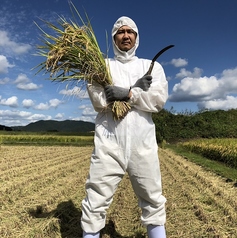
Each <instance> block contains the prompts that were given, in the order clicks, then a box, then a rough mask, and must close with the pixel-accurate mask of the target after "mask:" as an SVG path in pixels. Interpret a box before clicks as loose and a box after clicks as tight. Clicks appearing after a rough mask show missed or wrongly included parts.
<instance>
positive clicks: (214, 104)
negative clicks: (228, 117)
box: [197, 96, 237, 110]
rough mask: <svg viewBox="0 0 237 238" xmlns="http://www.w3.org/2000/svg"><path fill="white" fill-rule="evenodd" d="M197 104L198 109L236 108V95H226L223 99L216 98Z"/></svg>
mask: <svg viewBox="0 0 237 238" xmlns="http://www.w3.org/2000/svg"><path fill="white" fill-rule="evenodd" d="M197 105H198V108H199V109H212V110H218V109H222V110H229V109H233V108H237V97H234V96H227V97H226V98H224V99H216V100H210V101H204V102H199V103H198V104H197Z"/></svg>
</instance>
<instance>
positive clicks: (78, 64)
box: [36, 3, 131, 120]
mask: <svg viewBox="0 0 237 238" xmlns="http://www.w3.org/2000/svg"><path fill="white" fill-rule="evenodd" d="M71 4H72V3H71ZM72 6H73V9H74V10H75V11H76V13H77V15H78V17H79V19H80V21H81V23H82V26H80V25H79V24H78V23H76V22H73V21H71V20H70V21H69V22H68V21H67V20H66V19H65V18H63V17H59V20H58V26H56V25H54V24H52V23H50V22H47V21H44V22H45V24H46V25H47V26H48V27H49V29H50V30H52V31H53V33H55V35H56V36H54V35H53V34H48V33H46V32H45V31H43V30H42V28H40V27H39V25H37V24H36V25H37V26H38V27H39V29H40V30H41V31H42V38H43V43H44V44H43V45H41V46H37V48H38V49H39V51H38V53H37V55H40V56H44V57H46V60H45V61H44V62H42V63H40V64H39V65H38V66H36V68H39V70H38V72H37V73H39V72H41V71H45V72H46V73H50V77H49V79H50V80H52V81H60V82H64V81H67V82H73V81H74V82H75V81H81V80H84V81H86V82H88V83H91V84H99V85H101V86H102V87H105V86H106V85H112V79H111V75H110V72H109V67H108V65H107V64H106V61H105V58H106V57H107V56H106V55H105V54H103V53H102V52H101V50H100V47H99V45H98V42H97V39H96V36H95V34H94V31H93V29H92V26H91V24H90V21H89V19H88V17H87V21H88V23H87V24H86V23H85V22H84V21H83V19H82V18H81V16H80V14H79V13H78V11H77V9H76V8H75V6H74V5H73V4H72ZM108 107H110V108H111V110H112V112H113V116H114V119H115V120H120V119H122V118H124V116H125V115H126V114H127V112H128V111H129V110H130V109H131V107H130V105H129V103H127V102H123V101H116V102H113V103H111V104H108Z"/></svg>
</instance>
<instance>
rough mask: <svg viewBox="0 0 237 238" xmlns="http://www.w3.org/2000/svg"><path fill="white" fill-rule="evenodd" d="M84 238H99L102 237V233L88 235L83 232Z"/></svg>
mask: <svg viewBox="0 0 237 238" xmlns="http://www.w3.org/2000/svg"><path fill="white" fill-rule="evenodd" d="M82 237H83V238H99V237H100V232H99V231H98V232H96V233H87V232H85V231H83V235H82Z"/></svg>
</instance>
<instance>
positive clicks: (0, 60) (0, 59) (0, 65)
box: [0, 55, 14, 74]
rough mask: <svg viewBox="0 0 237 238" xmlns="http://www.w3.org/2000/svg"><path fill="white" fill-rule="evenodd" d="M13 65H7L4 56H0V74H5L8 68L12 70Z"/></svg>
mask: <svg viewBox="0 0 237 238" xmlns="http://www.w3.org/2000/svg"><path fill="white" fill-rule="evenodd" d="M12 67H14V65H11V64H9V62H8V60H7V58H6V56H4V55H0V74H6V73H7V72H8V68H12Z"/></svg>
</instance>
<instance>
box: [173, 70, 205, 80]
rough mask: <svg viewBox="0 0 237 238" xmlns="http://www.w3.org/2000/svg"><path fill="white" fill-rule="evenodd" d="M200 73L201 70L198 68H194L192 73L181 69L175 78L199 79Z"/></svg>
mask: <svg viewBox="0 0 237 238" xmlns="http://www.w3.org/2000/svg"><path fill="white" fill-rule="evenodd" d="M202 73H203V70H202V69H200V68H198V67H195V68H194V69H193V72H191V71H188V70H186V69H184V68H182V69H180V71H179V73H177V74H176V78H184V77H190V78H200V77H201V75H202Z"/></svg>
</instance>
